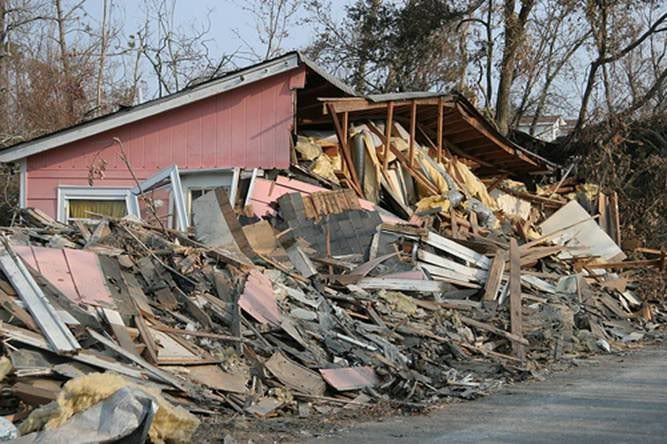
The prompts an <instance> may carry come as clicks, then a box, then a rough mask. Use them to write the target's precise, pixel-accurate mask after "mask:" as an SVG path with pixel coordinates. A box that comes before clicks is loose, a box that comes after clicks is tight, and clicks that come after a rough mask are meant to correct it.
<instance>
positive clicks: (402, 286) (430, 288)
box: [356, 277, 448, 293]
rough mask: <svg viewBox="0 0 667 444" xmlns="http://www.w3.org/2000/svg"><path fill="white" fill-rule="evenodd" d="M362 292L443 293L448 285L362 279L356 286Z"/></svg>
mask: <svg viewBox="0 0 667 444" xmlns="http://www.w3.org/2000/svg"><path fill="white" fill-rule="evenodd" d="M356 285H357V286H358V287H359V288H363V289H364V290H380V289H384V290H399V291H418V292H435V293H439V292H444V291H446V290H447V288H448V284H447V283H446V282H444V281H423V280H415V279H392V278H386V277H377V278H363V279H361V280H360V281H359V282H357V284H356Z"/></svg>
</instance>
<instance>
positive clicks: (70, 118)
mask: <svg viewBox="0 0 667 444" xmlns="http://www.w3.org/2000/svg"><path fill="white" fill-rule="evenodd" d="M54 6H55V7H56V22H57V23H58V46H59V47H60V60H61V63H62V69H63V80H64V84H65V87H64V88H63V90H64V93H65V103H66V105H67V113H68V115H67V119H66V120H67V122H68V123H73V122H74V121H75V120H76V119H75V116H74V97H73V88H74V85H72V81H73V79H72V72H71V69H70V64H69V54H68V52H67V40H66V38H67V35H66V33H65V14H64V13H63V7H62V1H61V0H54Z"/></svg>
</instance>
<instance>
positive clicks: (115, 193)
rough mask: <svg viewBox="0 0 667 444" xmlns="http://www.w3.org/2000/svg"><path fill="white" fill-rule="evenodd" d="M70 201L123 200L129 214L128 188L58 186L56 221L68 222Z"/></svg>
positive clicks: (129, 197) (129, 198) (129, 199)
mask: <svg viewBox="0 0 667 444" xmlns="http://www.w3.org/2000/svg"><path fill="white" fill-rule="evenodd" d="M70 200H124V201H125V209H126V211H127V214H130V209H131V196H130V188H121V187H81V186H76V185H60V186H58V207H57V214H56V219H57V220H58V221H59V222H62V223H65V224H66V223H68V222H69V207H68V202H69V201H70Z"/></svg>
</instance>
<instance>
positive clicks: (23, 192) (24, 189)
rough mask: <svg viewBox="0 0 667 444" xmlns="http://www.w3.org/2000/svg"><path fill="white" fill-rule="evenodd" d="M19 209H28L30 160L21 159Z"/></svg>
mask: <svg viewBox="0 0 667 444" xmlns="http://www.w3.org/2000/svg"><path fill="white" fill-rule="evenodd" d="M19 168H20V170H19V208H27V207H28V160H27V159H21V161H20V165H19Z"/></svg>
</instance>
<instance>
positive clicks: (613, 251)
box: [540, 200, 626, 262]
mask: <svg viewBox="0 0 667 444" xmlns="http://www.w3.org/2000/svg"><path fill="white" fill-rule="evenodd" d="M581 221H585V222H581ZM577 222H581V223H579V224H577V225H575V226H573V227H570V226H571V225H573V224H575V223H577ZM567 227H570V228H567ZM540 229H541V230H542V234H544V235H548V234H550V233H554V232H556V231H558V230H563V231H562V232H561V234H560V235H559V236H558V237H557V238H555V239H554V242H556V243H557V244H559V245H567V246H568V247H575V248H573V251H577V252H578V253H579V255H581V256H597V257H600V258H602V259H604V260H607V261H610V262H617V261H622V260H623V259H625V258H626V255H625V253H623V251H622V250H621V249H620V248H619V246H618V245H616V243H615V242H614V241H613V240H612V239H611V238H610V237H609V235H608V234H607V233H605V232H604V231H603V230H602V229H601V228H600V226H599V225H598V224H597V223H596V222H595V220H593V218H592V217H591V215H590V214H588V212H587V211H586V210H585V209H584V208H583V207H582V206H581V205H579V203H577V201H574V200H573V201H570V202H569V203H568V204H567V205H565V206H563V207H562V208H561V209H559V210H558V211H556V212H555V213H554V214H552V215H551V216H550V217H549V218H548V219H546V220H545V221H544V222H542V224H541V225H540ZM559 257H572V254H571V253H570V252H567V251H564V252H563V253H561V254H560V255H559Z"/></svg>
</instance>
